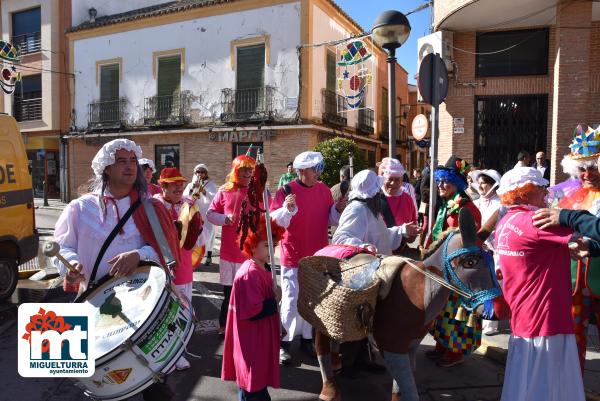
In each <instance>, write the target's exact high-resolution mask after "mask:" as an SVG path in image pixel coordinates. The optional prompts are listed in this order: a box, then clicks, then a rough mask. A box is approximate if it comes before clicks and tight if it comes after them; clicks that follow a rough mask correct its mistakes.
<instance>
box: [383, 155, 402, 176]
mask: <svg viewBox="0 0 600 401" xmlns="http://www.w3.org/2000/svg"><path fill="white" fill-rule="evenodd" d="M404 174H406V170H405V169H404V166H403V165H402V163H400V160H398V159H392V158H390V157H384V158H383V160H381V163H380V164H379V175H382V176H384V177H385V178H389V177H404Z"/></svg>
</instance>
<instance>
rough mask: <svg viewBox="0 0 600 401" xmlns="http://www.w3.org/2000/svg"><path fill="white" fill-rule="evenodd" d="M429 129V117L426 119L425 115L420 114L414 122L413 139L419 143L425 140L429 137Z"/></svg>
mask: <svg viewBox="0 0 600 401" xmlns="http://www.w3.org/2000/svg"><path fill="white" fill-rule="evenodd" d="M428 127H429V124H428V123H427V117H425V115H424V114H419V115H417V116H415V118H414V119H413V121H412V135H413V137H414V138H415V139H416V140H417V141H420V140H421V139H423V138H425V135H427V128H428Z"/></svg>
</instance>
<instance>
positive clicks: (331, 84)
mask: <svg viewBox="0 0 600 401" xmlns="http://www.w3.org/2000/svg"><path fill="white" fill-rule="evenodd" d="M335 81H336V76H335V53H334V52H331V51H328V52H327V83H326V86H325V87H326V88H327V90H330V91H333V92H335V91H336V85H335Z"/></svg>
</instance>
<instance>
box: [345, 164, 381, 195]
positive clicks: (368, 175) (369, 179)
mask: <svg viewBox="0 0 600 401" xmlns="http://www.w3.org/2000/svg"><path fill="white" fill-rule="evenodd" d="M384 180H385V179H384V178H383V177H382V176H380V175H377V174H375V173H374V172H373V171H371V170H362V171H361V172H359V173H358V174H356V175H355V176H354V178H352V183H351V185H350V186H351V187H352V191H350V196H349V198H350V199H369V198H372V197H373V196H375V194H376V193H377V192H379V190H380V189H381V187H382V186H383V182H384Z"/></svg>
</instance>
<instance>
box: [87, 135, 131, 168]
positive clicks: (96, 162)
mask: <svg viewBox="0 0 600 401" xmlns="http://www.w3.org/2000/svg"><path fill="white" fill-rule="evenodd" d="M119 149H125V150H128V151H130V152H134V153H135V156H136V157H137V158H138V160H139V159H141V158H142V148H140V147H139V146H138V145H136V143H135V142H133V141H131V140H129V139H124V138H119V139H114V140H112V141H110V142H107V143H105V144H104V145H103V146H102V148H100V150H99V151H98V153H96V156H94V159H93V160H92V170H94V174H95V175H96V177H102V173H104V169H105V168H106V167H108V166H111V165H113V164H115V153H116V152H117V150H119Z"/></svg>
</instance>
